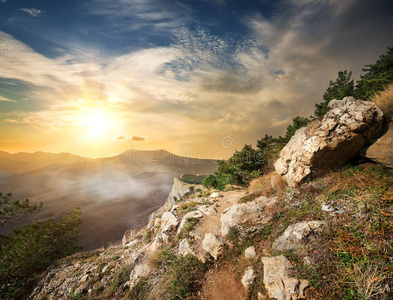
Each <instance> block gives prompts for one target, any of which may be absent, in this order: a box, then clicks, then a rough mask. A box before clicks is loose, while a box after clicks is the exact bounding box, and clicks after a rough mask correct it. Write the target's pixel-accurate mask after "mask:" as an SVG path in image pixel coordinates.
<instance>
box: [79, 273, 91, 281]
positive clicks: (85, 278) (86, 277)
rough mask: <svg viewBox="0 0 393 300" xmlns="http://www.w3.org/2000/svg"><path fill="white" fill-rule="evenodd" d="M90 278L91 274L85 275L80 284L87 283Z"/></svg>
mask: <svg viewBox="0 0 393 300" xmlns="http://www.w3.org/2000/svg"><path fill="white" fill-rule="evenodd" d="M88 278H89V274H86V275H83V276H82V278H81V280H80V281H79V283H84V282H86V281H87V279H88Z"/></svg>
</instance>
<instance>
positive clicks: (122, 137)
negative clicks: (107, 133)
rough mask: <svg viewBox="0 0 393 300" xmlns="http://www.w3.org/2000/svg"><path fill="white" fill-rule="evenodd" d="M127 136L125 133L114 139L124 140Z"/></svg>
mask: <svg viewBox="0 0 393 300" xmlns="http://www.w3.org/2000/svg"><path fill="white" fill-rule="evenodd" d="M125 137H126V136H125V135H124V134H122V135H117V136H115V137H114V138H113V140H114V141H120V140H124V138H125Z"/></svg>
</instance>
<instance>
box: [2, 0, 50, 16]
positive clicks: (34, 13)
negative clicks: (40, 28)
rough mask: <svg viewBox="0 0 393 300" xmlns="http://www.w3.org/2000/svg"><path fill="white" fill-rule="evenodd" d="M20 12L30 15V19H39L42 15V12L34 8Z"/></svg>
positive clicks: (23, 9) (22, 9)
mask: <svg viewBox="0 0 393 300" xmlns="http://www.w3.org/2000/svg"><path fill="white" fill-rule="evenodd" d="M4 2H5V1H4ZM20 10H21V11H24V12H25V13H27V14H28V15H30V16H32V17H39V16H41V15H42V13H43V11H42V10H40V9H37V8H34V7H32V8H21V9H20Z"/></svg>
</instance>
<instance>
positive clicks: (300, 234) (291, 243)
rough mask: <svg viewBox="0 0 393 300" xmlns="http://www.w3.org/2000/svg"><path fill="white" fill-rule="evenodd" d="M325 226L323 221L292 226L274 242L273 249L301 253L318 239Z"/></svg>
mask: <svg viewBox="0 0 393 300" xmlns="http://www.w3.org/2000/svg"><path fill="white" fill-rule="evenodd" d="M324 224H325V223H324V222H321V221H308V222H301V223H297V224H293V225H290V226H288V228H287V229H286V230H285V231H284V233H283V234H282V235H281V236H279V237H278V238H277V239H276V240H275V241H274V243H273V245H272V248H273V250H278V251H289V250H294V251H299V250H301V249H303V248H304V247H305V246H307V244H309V243H310V242H312V241H314V240H315V239H316V237H317V235H318V234H319V233H320V232H321V230H322V227H323V226H324Z"/></svg>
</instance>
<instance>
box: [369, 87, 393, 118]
mask: <svg viewBox="0 0 393 300" xmlns="http://www.w3.org/2000/svg"><path fill="white" fill-rule="evenodd" d="M371 101H373V102H374V103H375V104H376V105H377V106H378V107H379V108H380V109H381V110H382V112H383V113H384V114H385V116H386V117H387V118H389V119H391V118H392V117H393V84H390V85H389V86H387V87H386V88H385V89H384V90H383V91H382V92H380V93H379V94H377V95H375V96H374V97H373V98H372V99H371Z"/></svg>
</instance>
